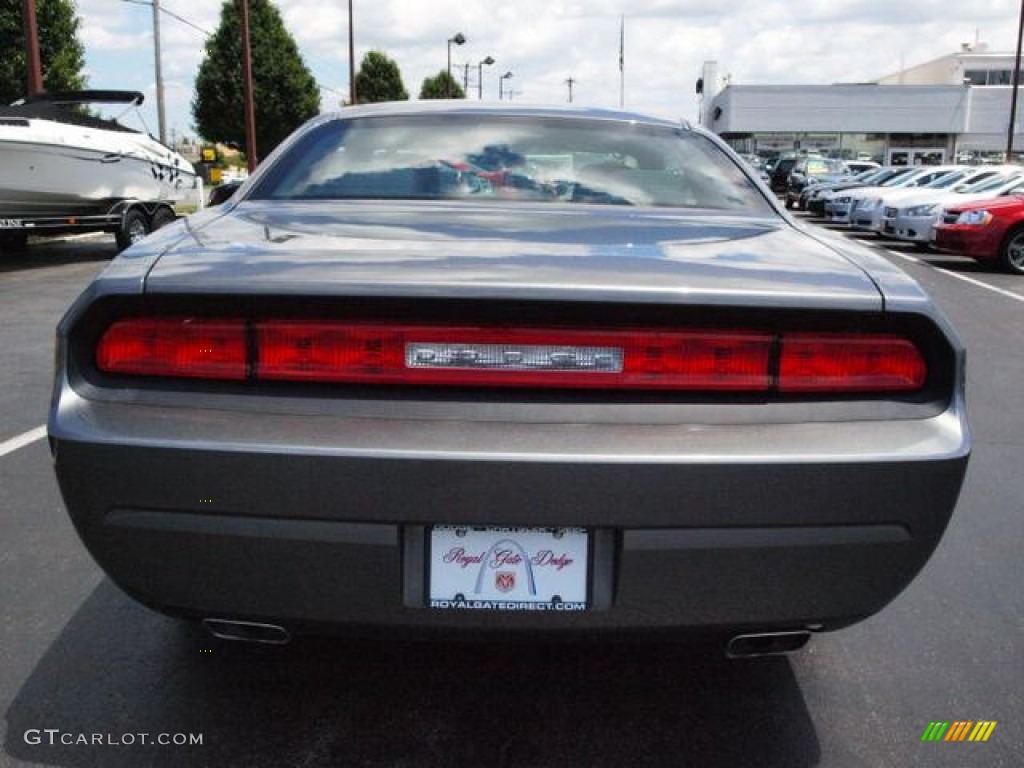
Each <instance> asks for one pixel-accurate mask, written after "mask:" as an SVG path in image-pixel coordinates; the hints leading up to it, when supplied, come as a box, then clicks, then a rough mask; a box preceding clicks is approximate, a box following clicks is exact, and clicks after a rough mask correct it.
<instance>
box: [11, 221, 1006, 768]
mask: <svg viewBox="0 0 1024 768" xmlns="http://www.w3.org/2000/svg"><path fill="white" fill-rule="evenodd" d="M870 242H871V243H872V244H873V243H874V241H870ZM885 247H886V253H887V256H888V258H890V259H892V260H893V261H894V262H895V263H897V264H898V265H899V266H901V267H902V268H904V269H905V270H907V271H908V272H909V273H911V274H912V275H914V276H915V277H916V278H917V279H918V280H919V281H920V282H922V283H923V284H924V285H925V286H926V288H927V289H928V290H929V291H930V292H931V293H932V295H933V296H934V297H935V299H936V300H937V302H938V303H939V305H940V306H941V307H942V308H943V309H944V311H945V312H946V313H947V314H948V316H949V317H950V318H951V320H952V321H953V323H954V325H955V326H956V327H957V328H958V330H959V331H960V333H961V335H962V336H963V337H964V339H965V341H966V344H967V348H968V396H969V406H970V419H971V425H972V429H973V435H974V454H973V457H972V460H971V465H970V469H969V471H968V476H967V481H966V484H965V487H964V491H963V494H962V496H961V501H960V504H959V506H958V509H957V512H956V514H955V515H954V518H953V522H952V524H951V526H950V529H949V530H948V531H947V534H946V536H945V538H944V540H943V542H942V544H941V546H940V548H939V550H938V552H937V553H936V554H935V556H934V557H933V558H932V560H931V562H930V563H929V564H928V566H927V567H926V568H925V570H924V571H923V573H922V574H921V575H920V576H919V577H918V578H917V579H916V580H915V581H914V583H913V584H912V585H911V586H910V587H909V589H907V590H906V592H904V593H903V594H902V595H901V596H900V597H899V598H898V599H897V600H896V601H895V602H894V603H892V604H891V605H890V606H889V607H887V608H886V609H885V610H884V611H883V612H882V613H880V614H879V615H877V616H875V617H873V618H871V619H869V620H868V621H866V622H863V623H861V624H859V625H856V626H854V627H851V628H849V629H846V630H844V631H841V632H838V633H833V634H828V635H824V636H820V637H817V638H815V639H814V640H813V641H812V643H811V645H810V646H809V648H808V649H807V650H806V651H804V652H801V653H799V654H796V655H793V656H791V657H785V658H769V659H760V660H746V661H729V660H726V659H724V658H722V657H720V656H719V655H717V654H715V653H712V652H711V649H709V648H707V647H705V646H702V645H701V644H699V643H695V644H693V645H692V646H691V645H689V644H687V645H685V646H678V645H669V644H665V643H651V644H614V645H600V646H599V645H594V646H584V647H582V648H580V647H577V646H568V645H550V644H532V645H530V646H528V647H518V646H514V645H509V644H501V645H497V646H495V645H492V644H489V643H486V642H480V643H472V644H458V645H454V644H419V643H413V642H408V641H399V640H385V641H380V640H366V639H361V640H343V639H334V638H319V639H300V640H299V641H297V642H296V643H293V644H292V645H290V646H287V647H285V648H281V649H260V648H252V647H248V646H237V645H231V644H222V643H214V642H212V641H210V640H208V639H206V638H205V637H203V636H201V635H198V634H195V633H193V632H191V631H189V630H187V629H185V628H183V627H181V626H179V624H178V623H177V622H175V621H172V620H170V619H167V618H164V617H162V616H160V615H157V614H154V613H152V612H150V611H148V610H146V609H145V608H142V607H140V606H138V605H137V604H135V603H134V602H132V601H130V600H129V599H128V598H126V597H125V596H124V595H122V594H121V593H120V592H119V591H118V589H117V588H116V587H114V586H113V585H112V584H111V583H110V582H109V581H108V580H106V579H105V578H104V576H103V574H102V573H101V572H100V571H99V570H98V569H97V567H96V566H95V565H94V564H93V563H92V561H91V559H90V558H89V555H88V553H87V552H86V551H85V550H84V549H83V547H82V546H81V544H80V543H79V541H78V539H77V537H76V536H75V533H74V531H73V529H72V527H71V525H70V523H69V521H68V519H67V516H66V515H65V513H64V510H63V505H62V502H61V499H60V496H59V493H58V491H57V487H56V483H55V481H54V477H53V472H52V469H51V467H50V460H49V453H48V450H47V445H46V441H45V439H42V433H41V432H40V431H39V428H40V427H41V425H42V424H43V423H44V421H45V415H46V408H47V404H48V398H49V387H50V375H51V365H52V354H53V351H52V346H53V329H54V326H55V324H56V322H57V320H58V319H59V317H60V316H61V314H62V313H63V311H64V310H65V308H66V307H67V306H68V304H69V303H70V302H71V301H72V300H73V298H74V297H75V296H76V295H77V293H78V292H79V291H80V290H81V289H82V288H83V287H84V286H85V284H86V283H87V282H88V280H89V279H90V278H91V276H92V275H93V274H95V273H96V272H97V271H98V270H99V269H101V268H102V267H103V266H104V265H105V264H106V262H107V261H108V260H109V259H110V258H111V257H112V256H113V254H114V247H113V243H112V241H108V240H107V239H104V238H86V239H81V240H74V241H65V242H59V243H55V244H49V245H45V246H41V245H38V244H37V245H35V246H33V247H32V248H31V249H30V251H29V252H28V253H27V254H26V255H19V256H14V257H12V256H5V257H3V258H0V349H2V350H3V353H4V358H5V359H4V364H3V365H2V366H0V710H2V711H3V713H4V718H3V721H2V726H0V727H2V729H3V730H2V733H0V738H2V742H3V749H2V751H0V765H56V766H92V765H96V766H142V765H151V766H180V765H244V766H264V765H265V766H289V765H327V764H329V765H339V766H448V765H467V764H469V765H487V766H492V767H494V768H497V767H498V766H559V767H564V766H690V765H693V766H818V765H820V766H865V767H867V766H870V767H871V768H876V767H877V766H1008V767H1009V766H1020V765H1024V696H1022V693H1021V680H1024V642H1022V639H1021V638H1022V632H1024V589H1022V588H1021V585H1022V584H1024V558H1021V556H1020V547H1021V545H1022V542H1024V515H1022V514H1021V512H1022V506H1024V504H1022V502H1021V499H1024V473H1022V472H1021V471H1020V457H1021V456H1022V455H1024V403H1022V400H1021V395H1020V391H1021V382H1024V345H1021V343H1020V339H1021V336H1022V332H1024V278H1020V277H1015V276H1011V275H1006V274H1001V273H998V272H994V271H989V270H986V269H984V268H982V267H980V266H979V265H977V264H975V263H974V262H971V261H968V260H965V259H960V258H956V257H949V256H942V255H935V254H920V253H918V252H917V251H912V250H906V249H902V248H901V247H899V246H885ZM108 471H110V472H116V471H117V467H110V468H109V470H108ZM766 577H768V575H767V574H766ZM690 588H701V585H692V586H691V587H690ZM981 720H988V721H996V722H997V726H996V727H995V729H994V731H993V732H992V735H991V737H990V738H989V740H988V741H987V742H985V743H970V742H964V743H952V742H940V743H925V742H922V740H921V737H922V734H923V733H924V731H925V730H926V728H927V727H928V726H929V723H931V722H933V721H981ZM143 734H145V736H143ZM197 735H198V736H199V737H200V739H201V742H202V743H201V744H195V743H193V744H187V743H186V744H176V743H174V742H175V741H180V740H181V739H179V737H184V738H185V741H186V742H188V741H194V740H195V736H197ZM96 736H99V737H100V738H99V739H98V740H97V739H96V738H95V737H96ZM164 737H166V738H164ZM83 739H84V741H85V742H86V743H82V742H83ZM160 740H165V741H169V742H171V743H168V744H166V745H165V744H160V743H153V742H157V741H160ZM97 741H98V742H99V743H97Z"/></svg>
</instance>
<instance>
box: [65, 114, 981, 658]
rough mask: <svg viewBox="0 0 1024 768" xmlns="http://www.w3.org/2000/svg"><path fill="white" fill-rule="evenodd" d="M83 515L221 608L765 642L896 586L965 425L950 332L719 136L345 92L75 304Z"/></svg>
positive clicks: (108, 553) (73, 444)
mask: <svg viewBox="0 0 1024 768" xmlns="http://www.w3.org/2000/svg"><path fill="white" fill-rule="evenodd" d="M49 436H50V446H51V450H52V453H53V458H54V462H55V467H56V473H57V478H58V480H59V483H60V488H61V491H62V493H63V496H64V500H65V502H66V504H67V508H68V511H69V513H70V516H71V519H72V520H73V522H74V524H75V526H76V528H77V530H78V532H79V534H80V536H81V538H82V540H83V542H84V543H85V546H86V547H87V548H88V549H89V551H90V552H91V553H92V556H93V557H94V558H95V559H96V561H97V562H98V563H99V564H100V566H102V568H103V569H104V570H105V571H106V573H107V574H108V575H109V577H110V578H111V579H112V580H113V581H114V583H116V584H117V585H118V586H119V587H121V589H123V590H124V591H125V592H126V593H128V594H129V595H131V596H132V597H134V598H135V599H137V600H139V601H141V602H142V603H144V604H146V605H148V606H151V607H153V608H155V609H157V610H160V611H163V612H166V613H168V614H171V615H175V616H181V617H184V618H187V619H192V620H201V621H203V622H204V623H205V625H206V626H207V628H208V629H209V630H210V631H211V632H213V633H214V634H215V635H218V636H221V637H226V638H236V639H246V640H253V641H258V642H270V643H280V642H285V641H287V640H288V639H289V638H290V637H291V636H292V634H294V633H296V632H308V631H313V632H317V631H330V630H342V631H362V630H381V629H383V630H385V631H393V630H399V629H401V630H405V631H407V632H411V633H413V634H414V635H422V636H431V635H434V634H443V635H445V636H448V635H451V634H452V633H453V632H454V633H455V634H458V633H460V631H461V632H466V633H474V634H477V633H480V632H490V633H493V636H499V635H507V634H511V635H512V636H526V635H529V636H538V635H539V636H545V635H546V636H552V635H560V636H566V637H572V636H573V635H574V633H575V634H577V635H579V636H589V637H595V636H596V637H611V636H613V635H618V634H621V633H626V634H631V633H634V632H635V633H643V634H652V633H659V632H672V631H693V630H702V631H704V630H710V631H714V632H717V633H720V634H721V635H722V637H723V638H724V640H725V642H726V643H727V649H728V652H729V653H731V654H732V655H735V656H749V655H758V654H762V653H774V652H785V651H790V650H794V649H796V648H798V647H800V646H801V645H803V644H804V643H805V642H806V641H807V638H808V637H809V636H810V635H811V634H812V633H814V632H818V631H825V630H832V629H837V628H840V627H843V626H845V625H848V624H850V623H852V622H855V621H858V620H861V619H864V618H865V617H867V616H870V615H871V614H874V613H876V612H877V611H879V610H880V609H881V608H883V606H885V605H886V604H887V603H888V602H889V601H891V600H892V599H893V598H895V597H896V596H897V595H898V594H899V593H900V592H901V590H903V589H904V587H906V586H907V584H908V583H909V582H910V581H911V579H913V578H914V577H915V575H916V574H917V573H918V572H919V571H920V570H921V568H922V567H923V566H924V564H925V562H926V561H927V560H928V558H929V556H930V555H931V553H932V552H933V551H934V549H935V547H936V546H937V544H938V542H939V540H940V538H941V536H942V533H943V531H944V529H945V528H946V525H947V523H948V522H949V519H950V516H951V514H952V512H953V508H954V506H955V503H956V499H957V496H958V494H959V491H960V486H961V483H962V480H963V476H964V472H965V469H966V466H967V460H968V456H969V453H970V438H969V433H968V427H967V422H966V416H965V408H964V350H963V348H962V345H961V342H960V341H959V340H958V338H957V336H956V334H955V332H954V331H953V330H952V328H951V327H950V325H949V323H948V322H947V321H946V319H945V318H944V317H943V316H942V315H941V313H940V312H939V311H938V310H937V309H936V307H935V306H934V304H933V303H932V302H931V301H930V299H929V298H928V296H927V295H926V294H925V293H924V292H923V291H922V289H921V288H920V287H919V286H918V285H917V284H916V283H915V282H913V281H912V280H911V279H910V278H909V277H907V276H906V275H905V274H904V273H902V272H901V271H899V270H898V269H896V268H895V267H893V266H891V265H890V264H889V263H888V262H887V261H885V260H884V259H883V258H881V257H880V256H879V255H877V254H876V253H874V252H873V251H871V250H869V249H867V248H864V247H861V246H858V245H856V244H852V243H849V242H847V241H845V240H842V239H839V238H838V237H835V236H832V235H830V234H829V233H827V232H825V231H822V230H817V229H809V228H806V227H804V226H803V225H802V224H800V223H798V222H796V221H794V220H793V219H791V218H789V216H788V215H787V214H786V213H785V212H784V211H783V210H782V209H781V208H780V206H779V204H778V202H777V201H776V200H775V199H774V197H773V196H772V195H771V194H770V192H769V191H768V190H767V188H766V187H765V186H763V184H762V183H761V182H760V181H759V180H758V179H756V178H755V177H753V176H752V175H751V174H750V172H749V171H748V170H747V168H746V166H745V165H744V164H743V162H742V161H741V160H740V159H739V158H738V157H737V156H736V155H735V154H734V153H733V152H732V151H731V150H730V149H729V148H728V147H727V146H726V145H725V144H723V143H722V142H721V141H720V140H719V139H717V138H716V137H715V136H713V135H711V134H709V133H707V132H704V131H702V130H700V129H698V128H693V127H690V126H689V125H686V124H681V123H674V122H669V121H663V120H658V119H653V118H648V117H643V116H640V115H634V114H628V113H621V112H611V111H603V110H576V109H570V108H565V109H562V108H520V107H509V106H498V105H492V106H486V105H484V106H476V105H469V104H466V103H464V102H463V103H444V102H439V103H435V104H430V105H424V104H409V103H405V104H392V105H385V106H368V107H356V108H350V109H347V110H345V111H343V112H342V113H340V114H335V115H329V116H322V117H320V118H317V119H315V120H313V121H312V122H310V123H308V124H307V125H305V126H304V127H302V128H301V129H299V130H298V131H297V132H296V133H295V134H294V135H293V136H291V137H290V138H289V139H288V140H287V141H285V142H284V143H283V144H282V145H281V146H280V147H279V148H278V149H277V150H276V151H275V152H274V153H273V155H272V156H271V157H269V158H268V159H267V160H266V162H264V163H263V165H262V166H261V167H260V168H259V170H258V171H257V172H256V173H255V174H254V175H253V176H252V177H251V178H250V179H249V180H248V181H247V182H246V183H245V184H244V186H243V187H242V188H241V189H240V190H239V191H238V192H237V193H236V194H235V195H234V196H233V197H232V198H231V199H230V200H228V201H227V202H226V203H225V204H223V205H221V206H218V207H216V208H211V209H208V210H206V211H204V212H202V213H200V214H197V215H195V216H192V217H189V218H188V219H186V220H183V221H180V222H178V223H176V224H174V225H172V226H169V227H166V228H165V229H163V230H161V231H159V232H157V233H155V234H154V235H152V236H150V237H149V238H147V239H146V240H144V241H143V242H141V243H139V244H137V245H136V246H134V247H132V248H130V249H129V250H127V251H125V252H124V253H122V254H121V255H120V256H118V257H117V258H116V259H115V260H114V261H113V262H112V263H111V264H110V265H109V267H108V268H107V269H106V270H105V271H104V272H103V273H102V274H100V275H99V276H98V277H97V278H96V279H95V280H94V281H93V283H92V284H91V285H90V286H89V287H88V288H87V289H86V291H85V292H84V293H83V294H82V296H81V297H80V298H79V299H78V300H77V301H76V302H75V304H74V305H73V306H72V307H71V309H70V310H69V311H68V313H67V315H66V316H65V317H64V319H63V320H62V321H61V323H60V326H59V329H58V348H57V372H56V380H55V391H54V397H53V404H52V410H51V412H50V417H49Z"/></svg>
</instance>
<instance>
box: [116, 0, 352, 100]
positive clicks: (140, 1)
mask: <svg viewBox="0 0 1024 768" xmlns="http://www.w3.org/2000/svg"><path fill="white" fill-rule="evenodd" d="M121 2H124V3H131V4H132V5H146V6H152V5H153V0H121ZM160 12H161V13H166V14H167V15H168V16H170V17H171V18H172V19H175V20H176V21H180V22H181V23H182V24H184V25H185V26H187V27H191V28H192V29H194V30H195V31H196V32H199V33H201V34H202V35H203V36H204V37H206V38H210V37H213V35H214V33H213V32H211V31H210V30H208V29H204V28H203V27H200V26H199V25H198V24H195V23H193V22H191V21H189V20H188V19H186V18H185V17H184V16H180V15H178V14H177V13H175V12H174V11H171V10H168V9H167V8H166V7H165V6H164V5H160ZM309 58H310V59H313V60H315V61H319V62H320V63H321V64H322V65H324V66H327V67H331V64H330V62H327V61H324V60H323V59H321V58H319V57H318V56H309ZM313 79H314V80H316V78H315V77H314V78H313ZM316 85H317V87H318V88H319V89H320V90H322V91H327V92H329V93H333V94H334V95H335V96H341V97H342V98H345V95H346V94H345V93H344V92H343V91H339V90H338V89H337V88H332V87H331V86H329V85H324V84H322V83H321V82H320V81H319V80H316Z"/></svg>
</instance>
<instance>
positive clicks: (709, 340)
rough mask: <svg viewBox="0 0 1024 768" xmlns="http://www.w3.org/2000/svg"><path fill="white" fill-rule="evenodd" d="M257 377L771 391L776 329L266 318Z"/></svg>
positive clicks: (259, 344)
mask: <svg viewBox="0 0 1024 768" xmlns="http://www.w3.org/2000/svg"><path fill="white" fill-rule="evenodd" d="M256 339H257V348H258V357H257V364H256V377H257V378H260V379H278V380H291V381H325V382H364V383H385V384H433V385H454V386H499V387H565V388H579V387H582V388H600V389H712V390H740V391H758V390H766V389H768V387H769V385H770V378H769V375H768V371H769V367H768V364H769V359H770V355H771V347H772V341H773V337H772V336H771V335H770V334H766V333H747V332H740V331H721V332H719V331H714V332H711V331H681V332H680V331H653V330H629V331H625V330H623V331H605V332H590V331H577V330H566V329H519V328H481V327H451V326H428V325H396V324H365V325H358V324H353V325H347V326H346V325H339V324H336V323H330V322H319V323H318V322H302V321H278V320H270V321H266V322H259V323H256Z"/></svg>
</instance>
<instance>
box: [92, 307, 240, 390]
mask: <svg viewBox="0 0 1024 768" xmlns="http://www.w3.org/2000/svg"><path fill="white" fill-rule="evenodd" d="M96 367H97V368H99V369H100V370H101V371H103V372H104V373H121V374H133V375H136V376H184V377H187V378H196V379H222V380H228V381H241V380H243V379H245V376H246V343H245V321H244V320H229V319H223V320H221V319H217V320H208V319H202V318H189V317H162V318H155V317H146V318H135V319H130V320H118V321H117V322H115V323H114V324H113V325H111V326H110V328H108V329H107V331H106V333H104V334H103V338H102V339H100V343H99V346H98V347H97V349H96Z"/></svg>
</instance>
